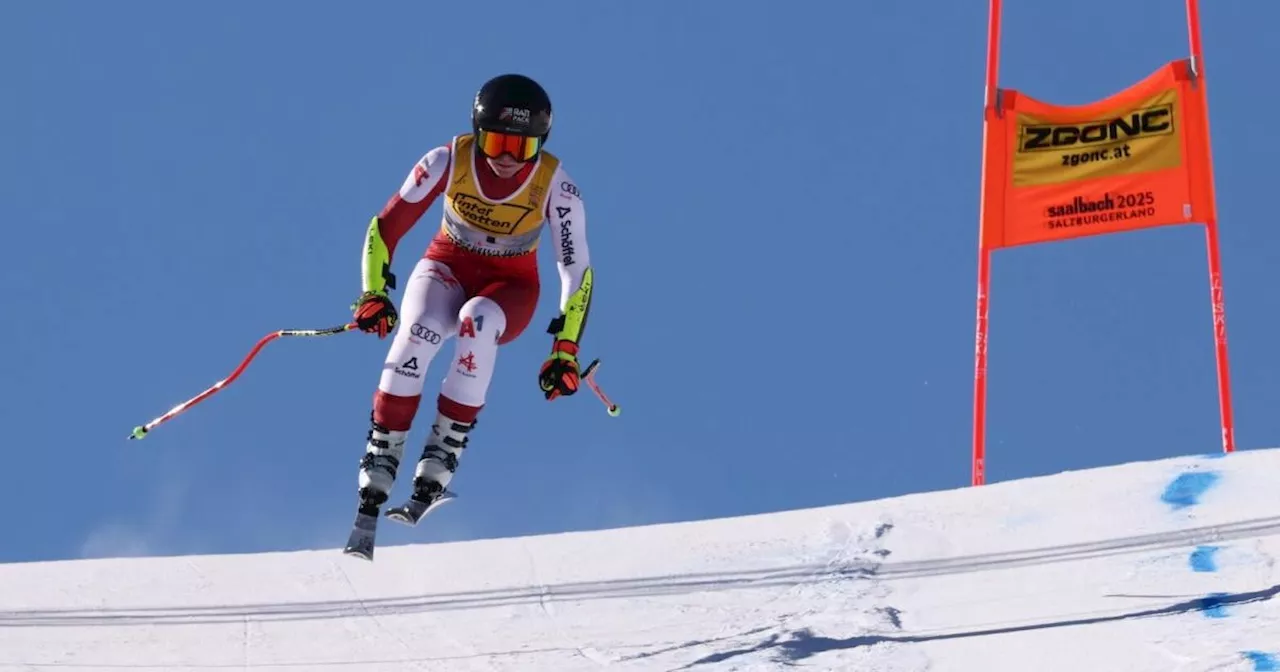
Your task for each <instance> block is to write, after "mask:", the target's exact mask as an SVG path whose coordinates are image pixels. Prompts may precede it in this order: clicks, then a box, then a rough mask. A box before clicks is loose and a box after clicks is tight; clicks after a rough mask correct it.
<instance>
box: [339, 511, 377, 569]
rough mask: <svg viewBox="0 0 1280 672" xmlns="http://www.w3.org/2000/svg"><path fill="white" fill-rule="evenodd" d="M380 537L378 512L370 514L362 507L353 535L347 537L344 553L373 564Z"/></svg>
mask: <svg viewBox="0 0 1280 672" xmlns="http://www.w3.org/2000/svg"><path fill="white" fill-rule="evenodd" d="M377 535H378V510H377V509H376V508H375V509H373V511H372V513H370V512H369V511H368V510H367V508H366V507H363V506H362V507H360V510H359V511H358V512H357V513H356V519H355V522H354V523H352V525H351V534H350V535H349V536H348V537H347V545H346V547H345V548H344V549H342V552H343V553H344V554H346V555H350V556H354V557H357V558H363V559H365V560H368V561H369V562H373V547H374V544H375V542H376V540H377Z"/></svg>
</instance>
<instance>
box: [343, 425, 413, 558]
mask: <svg viewBox="0 0 1280 672" xmlns="http://www.w3.org/2000/svg"><path fill="white" fill-rule="evenodd" d="M369 425H370V427H369V433H368V435H367V436H366V441H367V443H366V444H365V453H364V456H363V457H361V458H360V479H359V490H358V494H359V508H358V509H357V511H356V519H355V523H354V525H353V526H352V529H351V535H350V537H349V538H348V540H347V546H346V549H345V551H344V552H345V553H346V554H347V555H355V556H359V557H362V558H364V559H366V560H373V546H374V538H375V536H376V535H377V532H378V514H379V511H380V509H381V507H382V505H383V504H384V503H386V501H387V497H388V494H389V493H390V492H391V488H392V486H394V485H395V482H396V471H397V470H399V468H400V460H401V458H403V457H404V443H405V438H406V436H407V435H408V432H404V431H398V430H389V429H387V428H386V427H383V426H382V425H380V424H378V423H377V422H376V421H374V419H373V414H372V413H370V414H369Z"/></svg>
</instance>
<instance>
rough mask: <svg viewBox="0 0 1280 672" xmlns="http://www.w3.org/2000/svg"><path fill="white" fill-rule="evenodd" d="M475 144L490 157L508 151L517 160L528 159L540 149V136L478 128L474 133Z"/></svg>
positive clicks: (494, 157) (496, 156) (493, 157)
mask: <svg viewBox="0 0 1280 672" xmlns="http://www.w3.org/2000/svg"><path fill="white" fill-rule="evenodd" d="M476 146H478V147H479V148H480V152H481V153H482V154H484V155H485V156H487V157H489V158H491V159H496V158H498V157H499V156H502V155H503V154H504V153H507V152H510V153H511V156H514V157H516V159H517V160H519V161H528V160H529V159H532V158H533V157H535V156H537V155H538V150H540V149H542V138H539V137H530V136H527V135H518V134H516V133H503V132H501V131H486V130H484V129H480V131H479V132H478V133H476Z"/></svg>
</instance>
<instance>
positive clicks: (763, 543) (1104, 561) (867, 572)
mask: <svg viewBox="0 0 1280 672" xmlns="http://www.w3.org/2000/svg"><path fill="white" fill-rule="evenodd" d="M1278 484H1280V450H1258V451H1245V452H1238V453H1234V454H1232V455H1228V456H1194V457H1182V458H1176V459H1169V460H1164V461H1157V462H1150V463H1138V464H1125V465H1119V466H1114V467H1109V468H1100V469H1094V470H1087V471H1078V472H1068V473H1062V474H1055V475H1052V476H1046V477H1042V478H1034V479H1026V480H1020V481H1013V482H1007V483H998V484H991V485H986V486H982V487H978V488H962V489H957V490H951V491H945V492H934V493H924V494H916V495H910V496H904V497H898V498H893V499H885V500H880V501H872V502H862V503H854V504H848V505H842V506H832V507H826V508H817V509H809V510H800V511H789V512H781V513H773V514H768V515H758V516H749V517H741V518H728V519H720V520H708V521H699V522H689V523H680V524H670V525H656V526H648V527H635V528H625V529H615V530H606V531H591V532H579V533H567V534H557V535H547V536H536V537H524V538H509V539H494V540H481V541H471V542H462V543H447V544H423V545H411V546H394V547H392V546H383V547H380V548H378V550H377V554H376V557H375V560H374V562H372V563H369V562H365V561H363V560H359V559H356V558H351V557H346V556H343V555H342V554H341V552H340V550H339V549H338V548H337V547H335V548H333V549H325V550H319V551H305V552H290V553H263V554H252V555H223V556H218V555H213V556H187V557H159V558H120V559H101V560H80V561H65V562H39V563H26V564H11V565H0V669H3V670H33V669H34V670H43V669H57V670H94V669H101V670H119V669H135V670H138V669H141V670H147V669H150V670H169V671H173V672H180V671H185V670H201V671H207V670H211V669H236V670H257V669H263V670H275V671H287V670H342V669H351V670H363V671H368V672H379V671H383V670H457V671H465V670H477V671H479V670H483V671H485V672H496V671H506V670H522V671H530V672H537V671H542V670H554V671H555V672H572V671H574V670H601V669H616V670H780V669H791V668H805V669H815V670H860V671H878V672H908V671H917V670H947V671H957V672H970V671H972V672H978V671H981V672H995V671H1000V670H1009V671H1011V672H1012V671H1017V672H1027V671H1028V670H1035V671H1037V672H1044V671H1046V670H1071V671H1073V672H1075V671H1083V670H1087V671H1112V670H1114V671H1117V672H1120V671H1123V672H1142V671H1147V670H1150V671H1152V672H1157V671H1158V672H1192V671H1201V670H1205V671H1207V670H1215V671H1226V670H1280V600H1276V599H1275V597H1276V593H1277V592H1280V572H1278V571H1277V569H1276V564H1275V558H1276V557H1277V556H1278V555H1280V487H1277V485H1278ZM850 494H851V499H856V493H850ZM463 506H466V501H465V497H464V498H463V499H459V500H458V502H456V503H454V504H451V505H450V506H447V507H444V508H442V509H440V510H439V511H437V512H435V513H433V514H432V515H431V516H430V517H428V518H427V519H426V520H425V521H424V522H423V523H422V524H423V525H430V524H431V522H432V520H433V519H435V518H436V517H437V516H440V517H443V516H449V515H451V514H453V513H454V512H455V511H456V509H454V508H453V507H463ZM383 524H384V525H389V524H393V523H389V522H386V521H385V520H384V522H383ZM345 536H346V529H335V530H334V540H335V544H336V545H337V544H340V543H341V542H342V541H344V540H345Z"/></svg>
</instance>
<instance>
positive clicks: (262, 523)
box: [0, 0, 1280, 561]
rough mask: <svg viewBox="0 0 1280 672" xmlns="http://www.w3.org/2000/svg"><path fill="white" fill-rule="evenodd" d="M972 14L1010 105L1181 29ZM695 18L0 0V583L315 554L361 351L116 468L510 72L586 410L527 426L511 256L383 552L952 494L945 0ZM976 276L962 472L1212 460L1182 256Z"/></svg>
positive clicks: (1218, 89)
mask: <svg viewBox="0 0 1280 672" xmlns="http://www.w3.org/2000/svg"><path fill="white" fill-rule="evenodd" d="M1006 4H1007V7H1006V9H1005V33H1004V41H1003V63H1002V73H1001V82H1002V84H1004V85H1006V86H1010V87H1016V88H1020V89H1022V90H1025V91H1027V92H1028V93H1029V94H1031V95H1034V96H1037V97H1039V98H1042V99H1045V100H1050V101H1053V102H1060V103H1077V102H1085V101H1089V100H1093V99H1096V98H1099V97H1102V96H1105V95H1108V94H1110V93H1112V92H1113V91H1115V90H1118V89H1120V88H1123V87H1125V86H1127V85H1128V84H1129V83H1131V82H1134V81H1136V80H1138V79H1139V78H1141V77H1143V76H1145V75H1146V74H1148V73H1149V72H1151V71H1152V70H1154V69H1155V68H1157V67H1159V66H1160V65H1161V64H1163V63H1164V62H1166V61H1168V60H1170V59H1173V58H1177V57H1180V56H1183V55H1185V54H1186V51H1187V37H1186V30H1185V22H1184V13H1183V12H1184V8H1183V5H1182V3H1181V2H1179V1H1178V0H1159V1H1157V0H1134V1H1133V2H1130V3H1128V4H1127V5H1126V8H1125V10H1124V11H1123V12H1121V13H1120V14H1121V15H1116V14H1115V13H1113V12H1111V11H1110V10H1108V9H1107V6H1108V4H1109V3H1108V2H1107V0H1081V1H1080V2H1077V3H1075V4H1074V5H1073V6H1072V8H1071V11H1070V12H1069V13H1068V15H1066V16H1065V19H1066V20H1064V16H1063V15H1062V12H1061V10H1060V9H1059V8H1058V7H1059V6H1060V3H1052V2H1047V1H1046V0H1010V1H1009V2H1007V3H1006ZM722 6H723V5H722V4H720V3H676V2H666V3H585V2H583V3H553V4H550V5H547V4H544V5H540V6H539V7H538V8H537V10H536V11H533V12H531V11H530V10H529V8H528V6H527V5H524V4H517V3H513V2H506V1H500V2H493V3H487V4H486V5H485V8H484V10H483V11H480V10H477V9H476V6H475V5H474V4H467V3H457V4H453V5H450V4H448V3H443V4H442V3H422V2H411V3H410V2H380V3H368V4H367V5H361V6H360V7H359V8H356V7H355V6H354V5H351V4H345V5H339V4H337V3H306V4H305V5H304V4H303V3H297V2H293V3H253V4H249V3H241V4H239V5H235V6H233V7H228V6H225V5H218V6H213V5H200V4H192V3H162V2H143V1H141V0H135V1H133V2H128V3H105V4H103V3H66V2H63V3H50V2H45V3H20V4H11V5H7V6H5V7H4V9H3V10H0V73H2V76H3V81H4V84H5V92H6V95H5V98H6V101H7V102H6V104H5V105H3V106H0V132H2V133H3V136H4V147H5V151H4V152H3V153H2V154H0V202H2V203H3V207H4V215H5V219H6V220H7V222H8V223H7V232H8V237H7V242H8V245H9V250H10V251H9V254H8V255H7V260H8V261H7V263H6V264H5V265H3V266H0V281H2V282H3V287H4V290H5V294H6V296H7V297H8V298H9V307H8V312H9V318H8V320H9V322H8V323H9V328H8V329H6V330H5V331H4V335H3V336H2V337H0V338H3V347H0V358H2V360H0V361H2V362H3V376H0V385H3V391H4V404H3V405H0V418H3V424H4V426H6V427H7V428H8V430H9V432H8V433H9V465H10V466H9V469H8V474H9V475H8V476H7V478H6V487H5V488H4V489H3V490H0V505H2V506H3V508H4V510H6V511H8V512H9V516H8V531H7V534H6V537H7V538H8V539H10V540H11V542H10V543H7V544H4V545H3V546H0V560H3V561H27V560H45V559H58V558H75V557H81V556H101V555H118V554H136V553H163V554H171V553H209V552H248V551H264V550H288V549H296V548H332V547H337V546H339V545H340V544H341V543H342V542H343V540H344V539H345V536H346V532H347V527H348V525H349V522H350V518H351V516H352V514H353V512H354V506H355V488H356V469H357V461H358V459H359V457H360V454H361V452H362V450H363V438H364V433H365V430H366V423H367V419H368V413H369V405H370V402H371V398H372V394H373V391H374V387H375V385H376V384H377V379H378V374H379V369H380V365H381V362H382V358H383V355H384V353H385V350H386V347H387V345H388V343H389V342H388V341H379V340H378V339H377V338H375V337H372V336H366V335H363V334H344V335H342V336H338V337H334V338H330V339H324V340H313V341H291V342H277V343H273V344H272V345H270V346H268V348H267V350H266V351H264V352H263V354H262V355H261V356H260V357H259V358H258V359H257V360H256V361H255V362H254V364H253V365H252V366H251V367H250V368H249V370H248V371H247V372H246V373H245V375H244V377H242V378H241V379H240V380H239V381H237V382H236V383H235V384H234V385H233V386H231V387H230V388H228V389H227V390H225V391H224V392H222V393H220V394H219V395H217V396H215V397H214V398H213V399H211V400H209V401H207V402H206V403H204V404H202V405H200V406H198V407H196V408H195V409H193V410H192V411H190V412H189V413H187V414H185V415H183V416H181V417H179V418H178V419H176V420H174V421H173V422H171V423H169V424H167V425H165V426H163V427H162V428H160V429H158V430H156V432H154V433H153V434H152V435H151V436H150V437H148V438H147V439H146V440H145V441H142V442H131V441H127V440H126V438H125V437H126V435H127V434H128V432H129V430H130V429H131V428H132V427H133V426H135V425H137V424H140V423H142V422H145V421H146V420H148V419H150V418H152V417H154V416H156V415H158V414H160V413H162V412H164V411H165V410H167V409H168V408H169V407H171V406H172V405H173V404H175V403H177V402H179V401H181V400H183V399H186V398H188V397H190V396H191V395H194V394H196V393H197V392H199V391H200V390H202V389H204V388H205V387H206V386H207V385H209V384H211V383H212V382H214V381H215V380H217V379H219V378H221V377H223V376H225V375H226V374H227V373H229V372H230V370H231V369H232V368H233V367H234V366H235V364H236V363H237V362H239V360H240V358H241V357H242V356H243V355H244V354H245V352H246V351H247V350H248V348H249V347H250V346H251V345H252V344H253V343H254V341H256V340H257V339H258V338H259V337H261V336H262V335H264V334H266V333H268V332H270V331H272V330H274V329H277V328H282V327H303V328H306V327H323V326H329V325H333V324H340V323H342V322H344V321H346V320H347V319H348V318H349V315H350V312H349V310H348V306H349V304H350V303H351V301H352V300H353V298H354V297H355V296H356V294H357V293H358V291H359V278H360V272H359V252H360V244H361V240H362V234H363V232H364V227H365V225H366V222H367V221H368V218H369V217H370V216H371V215H372V214H373V213H374V212H376V210H377V209H378V208H379V207H380V206H381V205H382V204H383V203H384V202H385V200H386V199H387V198H388V197H389V196H390V195H391V194H392V193H393V192H394V191H395V190H396V189H397V188H398V186H399V184H400V182H401V180H402V179H403V177H404V175H405V174H406V171H408V170H409V168H410V167H411V166H412V164H413V162H414V161H415V160H417V158H418V157H419V156H421V154H422V153H424V152H425V151H426V150H428V149H429V148H431V147H432V146H434V145H436V144H439V143H441V142H444V141H446V140H447V139H448V138H449V137H451V136H452V135H453V134H455V133H458V132H464V131H465V130H466V129H467V128H468V121H467V115H468V106H469V104H470V99H471V96H472V95H473V93H474V90H475V89H476V87H478V86H479V84H480V83H481V82H482V81H484V80H485V79H486V78H488V77H490V76H492V75H495V74H498V73H501V72H507V71H519V72H524V73H526V74H530V75H532V76H534V77H536V78H538V79H539V80H540V81H541V82H543V83H544V85H545V86H546V87H547V89H548V90H549V91H550V93H551V95H552V98H553V100H554V103H555V105H556V127H555V130H554V132H553V135H552V139H551V143H550V145H549V148H550V149H552V150H554V151H555V152H557V153H558V155H559V156H561V157H562V159H563V160H564V161H565V165H566V168H567V169H568V170H569V171H570V172H571V174H572V175H573V176H574V177H575V178H577V180H578V181H579V183H580V185H581V186H582V189H583V193H584V197H585V198H586V201H587V207H588V213H589V224H588V226H589V240H590V244H591V253H592V258H593V259H594V261H595V263H596V267H597V285H598V286H597V292H596V301H595V304H594V305H593V307H592V315H591V322H590V324H589V326H588V329H587V334H586V338H585V340H584V342H583V347H584V355H585V357H587V358H590V357H595V356H599V357H601V358H603V360H604V365H603V367H602V369H601V374H600V380H601V382H602V383H603V384H604V386H605V389H606V391H607V392H609V393H610V394H611V395H612V396H613V397H615V398H616V400H617V401H619V402H620V403H621V404H622V405H623V406H624V412H623V414H622V416H621V417H618V418H610V417H608V416H607V415H606V414H605V413H604V412H603V407H602V406H601V405H600V404H599V403H598V402H597V401H596V400H595V399H593V398H592V397H591V396H590V395H589V394H585V393H584V394H582V395H580V396H577V397H574V398H570V399H564V400H558V401H556V402H554V403H550V404H548V403H547V402H546V401H544V400H543V399H542V397H541V396H540V394H539V392H538V389H537V384H536V377H537V370H538V365H539V364H540V362H541V361H542V359H543V357H544V356H545V354H546V352H547V349H548V347H549V341H548V338H549V337H547V336H545V335H544V334H543V333H542V330H543V327H544V326H545V324H546V322H547V320H549V319H550V318H551V317H552V316H553V314H554V304H555V297H556V296H557V295H558V289H557V287H558V283H557V280H556V277H555V268H554V265H553V262H552V261H551V257H549V256H548V255H546V253H545V252H544V254H543V257H542V259H543V266H542V274H543V283H544V285H543V287H544V290H543V296H542V302H541V303H540V308H539V310H538V313H537V315H536V317H535V323H534V326H533V327H531V328H530V330H529V331H528V332H526V335H525V336H524V337H522V338H521V339H520V340H519V341H517V342H516V343H514V344H511V345H509V346H507V347H506V348H504V349H503V351H502V352H501V354H500V358H499V362H498V371H497V374H496V377H495V380H494V383H493V388H492V390H491V394H490V397H489V407H488V408H487V409H486V411H485V413H484V415H483V416H482V424H481V427H480V428H479V429H478V430H477V432H476V434H475V437H474V439H473V443H472V447H471V448H470V449H469V451H468V454H467V455H466V457H465V461H464V465H463V468H462V469H461V470H460V471H459V476H458V478H457V480H456V481H455V485H456V487H457V490H458V491H459V492H460V493H461V499H460V500H459V501H458V502H457V503H455V504H453V505H451V507H449V508H446V509H442V510H441V511H440V512H439V515H433V516H432V517H431V518H430V519H429V520H428V522H426V523H424V525H423V526H421V527H419V528H417V529H415V530H409V529H407V528H403V527H401V526H396V525H392V524H387V525H384V526H383V533H382V538H381V539H382V543H383V544H398V543H406V542H410V541H441V540H457V539H471V538H478V537H493V536H503V535H521V534H535V533H545V532H557V531H564V530H579V529H591V528H600V527H608V526H616V525H626V524H641V523H651V522H664V521H673V520H687V519H694V518H705V517H713V516H726V515H737V514H749V513H757V512H765V511H773V510H781V509H790V508H796V507H808V506H819V505H826V504H835V503H841V502H847V501H855V500H866V499H872V498H880V497H887V496H895V495H901V494H906V493H910V492H916V491H923V490H934V489H942V488H953V487H964V486H965V485H967V483H968V480H969V449H970V432H971V405H972V375H973V360H972V351H973V328H974V323H973V314H974V303H973V302H974V277H975V267H976V266H975V265H976V259H977V255H976V240H977V211H978V201H977V194H978V183H979V172H978V167H979V156H980V155H979V152H980V141H981V102H982V84H983V67H984V57H985V53H984V52H985V45H986V32H985V30H986V2H985V1H980V0H970V1H966V2H941V1H934V2H928V3H812V2H811V3H794V2H792V3H747V4H741V3H739V4H735V6H734V10H733V11H732V12H724V11H723V10H722V9H720V8H721V7H722ZM250 10H251V11H250ZM1107 17H1111V18H1107ZM1135 17H1136V18H1135ZM1277 19H1280V6H1274V7H1273V6H1271V5H1270V4H1268V3H1257V2H1250V3H1246V2H1240V1H1238V0H1237V1H1235V2H1206V3H1205V6H1204V7H1203V21H1204V39H1205V47H1206V51H1207V67H1208V69H1209V73H1208V74H1209V77H1210V80H1209V81H1210V84H1209V87H1210V88H1209V94H1210V114H1211V122H1212V128H1213V142H1214V148H1215V156H1216V170H1217V172H1216V176H1217V188H1218V196H1219V199H1220V200H1219V203H1220V216H1221V220H1222V227H1223V228H1222V255H1223V263H1224V269H1225V284H1226V297H1227V324H1228V330H1229V335H1230V347H1231V356H1232V374H1233V391H1234V394H1235V402H1236V405H1235V408H1236V414H1237V417H1236V419H1237V439H1238V443H1239V445H1240V447H1241V448H1242V449H1249V448H1258V447H1269V446H1274V445H1277V444H1280V417H1277V415H1276V414H1275V413H1274V412H1273V409H1274V408H1275V407H1276V405H1277V403H1280V388H1278V387H1277V383H1280V378H1278V377H1277V371H1280V361H1278V360H1280V355H1277V352H1276V348H1275V347H1274V334H1275V332H1276V327H1277V317H1276V315H1277V310H1278V309H1280V305H1277V304H1278V302H1277V299H1276V298H1275V297H1276V292H1275V290H1274V278H1275V272H1274V265H1275V262H1276V261H1277V260H1280V234H1277V233H1276V228H1275V219H1274V217H1275V212H1276V207H1275V205H1274V204H1273V202H1272V201H1271V198H1272V197H1273V195H1274V194H1275V192H1276V190H1275V186H1274V184H1273V182H1274V165H1275V156H1276V154H1277V150H1280V135H1278V134H1276V133H1274V132H1273V130H1272V129H1271V128H1270V124H1271V118H1270V116H1269V115H1268V114H1266V113H1264V112H1260V110H1268V109H1271V108H1272V107H1274V106H1276V105H1277V104H1280V93H1277V90H1276V89H1275V87H1270V86H1265V85H1262V84H1261V82H1262V80H1263V79H1264V78H1265V73H1267V72H1268V70H1267V66H1266V65H1265V64H1270V63H1275V62H1277V60H1278V57H1280V46H1275V45H1276V43H1275V42H1274V31H1273V29H1272V27H1273V26H1274V25H1275V24H1276V20H1277ZM1051 27H1052V32H1051ZM439 213H440V208H439V205H436V206H434V207H433V208H432V209H431V210H430V211H429V212H428V214H427V216H426V217H425V218H424V219H423V220H422V221H421V222H420V223H419V225H418V227H417V228H415V229H414V230H413V231H412V232H411V233H410V235H409V236H408V237H407V238H406V240H405V241H404V242H403V244H402V246H401V247H400V249H399V251H398V254H397V257H396V264H395V268H396V271H397V273H398V274H399V275H400V276H401V277H407V274H408V269H410V268H411V267H412V265H413V262H414V260H415V259H417V258H418V256H419V255H420V254H421V252H422V250H423V248H424V246H425V245H426V242H427V241H428V239H429V237H430V235H431V234H432V233H433V231H434V230H435V228H436V226H437V225H438V219H439V216H440V214H439ZM993 281H994V285H993V292H992V303H991V329H992V331H991V349H990V353H991V362H990V375H991V379H990V393H989V394H990V396H989V404H990V412H989V443H988V445H989V450H990V463H989V467H988V469H989V471H988V478H989V480H991V481H993V482H994V481H1001V480H1007V479H1012V478H1019V477H1025V476H1032V475H1038V474H1046V473H1053V472H1057V471H1061V470H1065V469H1078V468H1085V467H1091V466H1097V465H1105V464H1113V463H1118V462H1127V461H1133V460H1146V459H1155V458H1160V457H1165V456H1171V455H1180V454H1187V453H1197V452H1213V451H1216V450H1218V446H1219V438H1218V417H1217V405H1216V398H1217V397H1216V388H1215V383H1214V362H1213V350H1212V340H1211V339H1212V332H1211V328H1210V319H1209V318H1210V313H1209V299H1208V285H1207V280H1206V273H1205V252H1204V237H1203V230H1202V228H1200V227H1197V226H1188V227H1177V228H1166V229H1159V230H1151V231H1145V232H1139V233H1132V234H1123V235H1115V236H1108V237H1102V238H1092V239H1084V240H1080V241H1075V242H1071V243H1058V244H1053V245H1045V246H1039V247H1029V248H1020V249H1016V250H1007V251H1002V252H1000V253H998V254H997V255H996V257H995V261H994V264H993ZM445 352H446V353H447V352H452V347H451V346H450V347H449V348H447V349H446V350H445ZM441 375H443V374H442V368H441V366H440V362H439V361H437V362H436V366H434V367H433V368H432V369H431V372H430V376H429V385H430V387H428V392H429V393H431V392H433V391H434V389H435V388H436V386H437V385H438V382H439V379H440V376H441ZM420 417H422V416H420ZM423 420H424V423H425V422H426V418H423ZM425 428H426V427H425V424H419V425H418V428H417V431H415V432H414V435H413V439H412V448H411V454H413V455H416V454H417V449H418V446H419V445H420V442H421V440H422V437H423V430H425ZM403 485H404V481H402V486H403ZM405 492H406V489H405V488H403V487H402V488H400V489H398V490H397V492H396V493H395V494H394V495H393V498H395V499H398V498H399V497H400V496H401V495H403V494H404V493H405Z"/></svg>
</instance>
